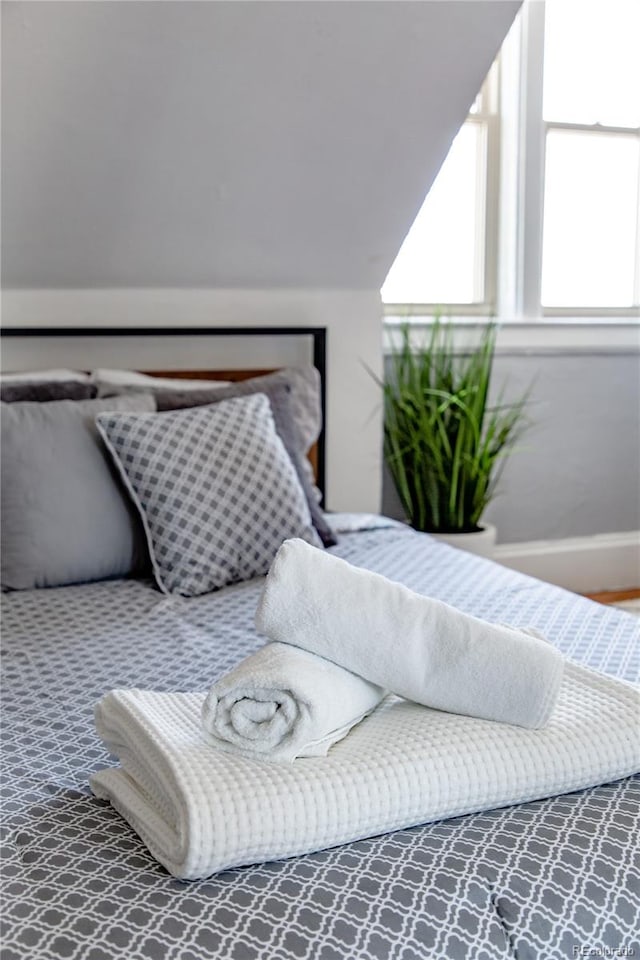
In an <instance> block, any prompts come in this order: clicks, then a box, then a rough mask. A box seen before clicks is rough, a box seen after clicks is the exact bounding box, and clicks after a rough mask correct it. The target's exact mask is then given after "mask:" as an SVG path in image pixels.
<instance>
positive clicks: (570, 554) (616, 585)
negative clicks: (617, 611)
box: [493, 530, 640, 593]
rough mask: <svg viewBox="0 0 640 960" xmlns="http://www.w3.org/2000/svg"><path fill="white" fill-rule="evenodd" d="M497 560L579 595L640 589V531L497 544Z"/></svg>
mask: <svg viewBox="0 0 640 960" xmlns="http://www.w3.org/2000/svg"><path fill="white" fill-rule="evenodd" d="M493 556H494V559H495V560H496V561H497V562H498V563H501V564H503V565H504V566H505V567H511V568H512V569H513V570H520V571H521V572H522V573H527V574H529V575H530V576H532V577H537V578H538V579H539V580H547V581H548V582H549V583H555V584H557V585H558V586H561V587H566V588H567V589H568V590H574V591H575V592H576V593H596V592H599V591H605V590H632V589H634V588H635V587H638V586H640V530H630V531H628V532H625V533H599V534H596V535H595V536H591V537H571V538H568V539H565V540H531V541H529V542H528V543H502V544H497V546H496V547H495V551H494V555H493Z"/></svg>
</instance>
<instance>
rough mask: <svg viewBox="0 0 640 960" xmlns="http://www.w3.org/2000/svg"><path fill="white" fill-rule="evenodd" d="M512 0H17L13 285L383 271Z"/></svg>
mask: <svg viewBox="0 0 640 960" xmlns="http://www.w3.org/2000/svg"><path fill="white" fill-rule="evenodd" d="M519 2H520V0H513V2H512V0H469V2H466V0H454V2H452V0H438V2H427V0H423V2H404V0H394V2H384V0H375V2H367V0H364V2H363V0H355V2H350V0H343V2H313V0H311V2H301V0H298V2H279V0H272V2H264V0H258V2H234V0H231V2H185V0H182V2H148V0H141V2H138V0H129V2H120V0H114V2H112V0H109V2H75V3H71V2H48V0H46V2H25V3H22V2H4V3H3V4H2V14H3V38H2V43H3V67H2V72H3V111H2V161H3V217H2V228H3V230H2V232H3V281H4V284H5V286H7V287H12V286H16V287H50V286H52V287H94V286H95V287H109V286H146V287H150V286H174V287H180V286H194V287H248V288H251V287H336V288H341V287H351V288H360V287H362V288H376V287H380V286H381V284H382V282H383V280H384V278H385V275H386V273H387V271H388V268H389V266H390V265H391V263H392V262H393V259H394V257H395V255H396V253H397V251H398V249H399V248H400V245H401V243H402V240H403V238H404V236H405V234H406V232H407V230H408V228H409V226H410V225H411V223H412V221H413V218H414V216H415V214H416V212H417V210H418V209H419V207H420V204H421V202H422V200H423V198H424V196H425V194H426V192H427V190H428V188H429V186H430V185H431V183H432V181H433V179H434V177H435V174H436V173H437V171H438V168H439V166H440V164H441V163H442V160H443V158H444V156H445V155H446V152H447V150H448V147H449V145H450V143H451V140H452V138H453V136H454V135H455V133H456V131H457V129H458V128H459V126H460V124H461V122H462V120H463V119H464V116H465V115H466V112H467V110H468V108H469V105H470V104H471V102H472V101H473V98H474V96H475V94H476V92H477V91H478V89H479V87H480V85H481V83H482V80H483V78H484V76H485V74H486V72H487V70H488V68H489V66H490V64H491V62H492V60H493V58H494V55H495V53H496V52H497V50H498V48H499V46H500V43H501V41H502V39H503V37H504V36H505V34H506V32H507V30H508V28H509V26H510V24H511V22H512V20H513V17H514V15H515V13H516V11H517V8H518V7H519Z"/></svg>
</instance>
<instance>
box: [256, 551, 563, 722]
mask: <svg viewBox="0 0 640 960" xmlns="http://www.w3.org/2000/svg"><path fill="white" fill-rule="evenodd" d="M256 626H257V628H258V630H259V631H260V632H261V633H263V634H265V635H266V636H267V637H269V639H271V640H276V641H281V642H284V643H290V644H293V645H295V646H299V647H302V648H303V649H305V650H310V651H311V652H312V653H317V654H319V655H320V656H322V657H326V658H327V659H328V660H332V661H334V663H338V664H340V666H343V667H346V668H347V670H351V671H353V673H356V674H358V675H359V676H361V677H365V678H366V679H367V680H370V681H371V682H372V683H376V684H378V685H380V686H383V687H385V689H387V690H390V691H391V692H392V693H395V694H398V696H401V697H405V698H407V699H408V700H413V701H414V702H415V703H421V704H423V705H425V706H428V707H435V708H436V709H438V710H446V711H448V712H450V713H460V714H465V715H467V716H470V717H480V718H483V719H485V720H499V721H503V722H505V723H513V724H517V725H518V726H522V727H529V728H532V729H536V728H538V727H542V726H544V725H545V724H546V723H547V721H548V720H549V717H550V716H551V713H552V711H553V708H554V706H555V703H556V700H557V696H558V690H559V689H560V682H561V680H562V672H563V667H564V658H563V657H562V655H561V654H560V653H559V651H558V650H556V649H555V647H553V646H552V644H550V643H547V642H545V641H544V640H542V639H540V638H539V637H537V636H533V635H532V634H531V633H529V632H525V631H524V630H518V629H516V628H513V627H506V626H503V625H500V624H491V623H486V622H485V621H483V620H478V619H477V618H476V617H471V616H469V615H468V614H465V613H462V612H461V611H459V610H456V609H454V608H453V607H450V606H448V605H447V604H446V603H442V602H441V601H439V600H433V599H431V598H429V597H423V596H420V595H418V594H417V593H414V592H413V591H412V590H409V589H408V588H407V587H405V586H403V585H402V584H400V583H394V582H392V581H390V580H387V579H386V577H383V576H380V574H376V573H371V572H370V571H368V570H363V569H360V568H359V567H354V566H352V565H351V564H349V563H346V562H345V561H344V560H341V559H340V558H339V557H335V556H332V555H331V554H329V553H327V552H326V551H324V550H318V549H316V548H314V547H310V546H309V545H308V544H306V543H305V542H304V541H303V540H297V539H296V540H287V541H285V543H283V545H282V546H281V547H280V549H279V551H278V553H277V555H276V558H275V560H274V561H273V564H272V566H271V569H270V571H269V574H268V576H267V580H266V583H265V587H264V590H263V594H262V598H261V600H260V603H259V605H258V611H257V614H256Z"/></svg>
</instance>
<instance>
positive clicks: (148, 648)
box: [2, 514, 640, 960]
mask: <svg viewBox="0 0 640 960" xmlns="http://www.w3.org/2000/svg"><path fill="white" fill-rule="evenodd" d="M329 521H330V524H331V527H332V529H333V530H336V531H337V534H338V543H337V544H335V545H333V546H330V547H328V549H329V550H331V552H332V553H335V554H336V555H337V556H339V557H342V558H344V559H346V560H348V561H350V562H351V563H353V564H356V565H358V566H362V567H365V568H366V569H369V570H373V571H376V572H378V573H382V574H384V575H386V576H388V577H390V578H391V579H394V580H401V581H402V582H403V583H405V584H406V585H407V586H409V587H410V588H412V589H413V590H416V591H418V592H420V593H424V594H426V595H429V596H434V597H437V598H440V599H443V600H445V601H447V602H448V603H450V604H452V605H454V606H456V607H458V608H459V609H461V610H463V611H466V612H469V613H473V614H474V615H476V616H478V617H481V618H483V619H486V620H489V621H495V622H518V623H527V624H529V625H531V626H533V627H536V628H537V629H538V630H540V631H541V632H543V633H544V634H545V635H546V636H547V637H549V639H551V640H552V641H553V643H554V644H556V645H557V646H558V647H560V648H561V649H562V651H563V652H564V653H565V654H566V655H567V656H569V657H570V658H572V659H574V660H576V661H578V662H580V663H583V664H586V665H589V666H591V667H593V668H595V669H597V670H600V671H603V672H605V673H608V674H611V675H613V676H617V677H621V678H625V679H627V680H632V681H635V680H636V678H637V668H638V647H639V644H638V640H639V631H638V622H637V621H636V620H635V619H634V618H633V617H631V616H629V615H628V614H626V613H623V612H621V611H619V610H616V609H614V608H609V607H606V606H601V605H596V604H594V603H592V602H591V601H589V600H587V599H584V598H581V597H578V596H575V595H573V594H571V593H568V592H566V591H563V590H561V589H559V588H556V587H553V586H550V585H548V584H544V583H541V582H539V581H536V580H533V579H531V578H528V577H525V576H523V575H521V574H519V573H516V572H513V571H510V570H507V569H505V568H503V567H501V566H499V565H497V564H494V563H492V562H490V561H488V560H486V559H483V558H479V557H473V556H471V555H469V554H466V553H462V552H460V551H457V550H455V549H452V548H451V547H448V546H445V545H443V544H439V543H437V542H435V541H434V540H433V539H432V538H430V537H428V536H426V535H422V534H418V533H415V532H414V531H412V530H410V529H408V528H407V527H404V526H403V525H399V524H397V523H393V522H389V521H386V520H385V519H384V518H376V517H371V516H358V515H343V514H336V515H332V516H329ZM261 586H262V579H261V577H254V578H251V579H248V580H244V581H243V582H239V583H234V584H232V585H230V586H226V587H223V588H222V589H218V590H215V591H213V592H212V591H208V592H204V593H202V594H200V595H197V596H192V597H189V598H185V597H182V596H178V595H174V594H163V593H162V592H160V591H159V590H158V588H157V586H156V584H155V583H154V582H153V580H152V579H151V578H150V577H148V576H147V577H145V576H138V577H126V578H112V579H108V580H98V581H96V582H92V583H81V584H80V583H79V584H70V585H67V586H56V587H50V588H48V589H41V588H34V589H20V590H13V591H11V592H8V593H5V594H4V595H3V598H2V604H3V662H4V683H3V715H4V723H3V737H4V746H3V751H4V774H3V783H2V789H3V800H4V826H3V830H4V835H3V863H4V866H3V873H4V933H3V939H2V943H3V953H2V957H3V960H25V958H27V957H28V958H37V960H50V958H51V960H53V958H56V960H58V958H70V960H111V958H113V957H116V956H118V957H119V956H122V957H127V958H131V960H143V958H144V960H147V958H149V960H151V958H153V960H160V958H166V960H200V958H202V957H211V958H216V960H228V958H233V960H266V958H269V960H294V958H299V960H425V958H469V960H498V958H501V957H504V958H516V957H517V958H519V960H543V958H545V960H546V958H558V960H559V958H565V957H574V956H586V955H600V956H606V955H609V956H612V955H623V956H624V955H626V956H633V955H634V951H635V955H638V951H639V950H640V941H639V939H638V932H637V931H638V929H639V928H640V926H639V924H640V904H639V890H638V862H637V846H638V844H637V828H638V810H639V807H640V779H638V778H634V777H631V778H627V779H624V780H620V781H618V782H614V783H609V784H606V785H603V786H598V787H594V788H592V789H589V790H584V791H580V792H577V793H571V794H565V795H562V796H556V797H551V798H548V799H542V800H538V801H535V802H531V803H526V804H521V805H518V806H514V807H508V808H504V809H498V810H489V811H485V812H481V813H476V814H470V815H467V816H463V817H457V818H454V819H448V820H444V821H439V822H435V823H429V824H425V825H419V826H415V827H411V828H407V829H403V830H399V831H396V832H394V833H391V834H385V835H382V836H374V837H369V838H365V839H361V840H358V841H356V842H353V843H349V844H346V845H342V846H339V847H335V848H333V849H328V850H322V851H319V852H316V853H311V854H308V855H306V856H302V857H297V858H293V859H288V860H280V861H275V862H269V863H261V864H257V865H250V866H245V867H241V868H236V869H231V870H226V871H224V872H222V873H218V874H216V875H214V876H212V877H210V878H208V879H206V880H202V881H197V882H182V881H179V880H176V879H174V878H173V877H171V876H169V875H168V874H167V872H166V871H165V870H164V869H163V868H162V867H161V866H160V865H159V864H158V863H157V862H156V861H155V860H154V859H153V858H152V857H151V855H150V854H149V853H148V851H147V849H146V847H145V846H144V845H143V844H142V842H141V841H140V840H139V838H138V837H137V836H136V834H135V833H134V832H133V831H132V830H131V828H130V827H129V826H128V824H127V823H126V822H125V821H124V820H123V819H122V818H121V817H120V816H119V815H118V814H117V813H116V812H115V811H114V810H113V809H112V808H111V807H110V806H109V805H108V804H106V803H104V802H101V801H99V800H97V799H96V798H95V797H94V796H93V795H92V793H91V791H90V788H89V785H88V778H89V775H90V774H91V773H92V772H95V771H97V770H99V769H102V768H104V767H105V766H108V765H110V764H113V763H114V759H113V758H112V757H109V756H108V754H107V753H106V751H105V749H104V747H103V746H102V744H101V743H100V741H99V740H98V738H97V736H96V733H95V729H94V723H93V707H94V704H95V703H96V701H97V700H98V699H99V698H100V697H101V696H102V695H103V694H104V693H105V692H106V691H108V690H110V689H112V688H114V687H140V688H143V689H153V690H159V691H171V690H181V691H198V690H203V689H205V688H206V687H207V686H208V685H209V684H210V683H211V682H212V680H214V679H215V678H216V677H218V676H221V675H223V674H224V673H225V672H227V671H228V670H229V669H230V668H231V667H232V666H233V665H234V664H236V663H237V662H238V661H239V660H241V659H242V658H243V657H244V656H246V655H247V654H248V653H250V652H251V651H253V650H254V649H256V648H257V647H258V646H260V644H261V640H260V638H259V637H258V636H257V635H256V632H255V629H254V627H253V616H254V611H255V606H256V603H257V599H258V596H259V594H260V591H261ZM586 951H591V953H590V954H588V953H587V952H586ZM624 951H626V953H625V952H624ZM616 952H617V953H616Z"/></svg>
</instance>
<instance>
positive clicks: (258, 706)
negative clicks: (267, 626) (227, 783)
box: [202, 643, 385, 761]
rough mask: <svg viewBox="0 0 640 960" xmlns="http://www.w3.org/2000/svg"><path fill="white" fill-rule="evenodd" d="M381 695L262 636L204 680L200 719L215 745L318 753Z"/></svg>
mask: <svg viewBox="0 0 640 960" xmlns="http://www.w3.org/2000/svg"><path fill="white" fill-rule="evenodd" d="M384 696H385V691H384V690H383V689H382V688H381V687H379V686H376V685H375V684H373V683H370V682H368V681H367V680H363V679H362V677H359V676H356V675H355V674H353V673H351V672H350V671H349V670H345V669H344V668H343V667H340V666H337V665H336V664H335V663H331V662H329V661H328V660H325V659H324V658H323V657H319V656H316V655H315V654H313V653H309V652H308V651H307V650H300V649H298V648H297V647H293V646H290V645H288V644H284V643H269V644H267V645H266V646H265V647H262V648H261V649H260V650H258V651H257V652H256V653H254V654H252V655H251V656H249V657H247V658H246V660H243V661H242V662H241V663H240V664H239V665H238V666H237V667H236V668H235V669H234V670H232V671H231V673H228V674H227V675H226V676H225V677H223V678H222V679H221V680H219V681H218V682H217V683H215V684H214V685H213V686H212V688H211V690H210V691H209V694H208V696H207V698H206V700H205V702H204V705H203V707H202V725H203V727H204V729H205V731H206V733H207V734H208V736H209V737H210V738H211V739H212V740H213V741H214V742H215V743H216V744H217V745H218V746H220V747H222V748H223V749H225V750H233V751H234V752H240V753H242V754H243V755H244V756H253V757H261V758H263V759H265V760H279V761H287V760H293V759H295V758H296V757H324V756H326V754H327V751H328V750H329V747H331V746H332V745H333V744H334V743H337V742H338V740H342V738H343V737H345V736H346V735H347V733H348V732H349V730H350V729H351V728H352V727H353V726H354V725H355V724H356V723H359V721H360V720H362V719H363V718H364V717H366V716H367V714H369V713H371V711H372V710H373V709H374V708H375V707H376V706H377V705H378V704H379V703H380V701H381V700H382V699H383V697H384Z"/></svg>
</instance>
